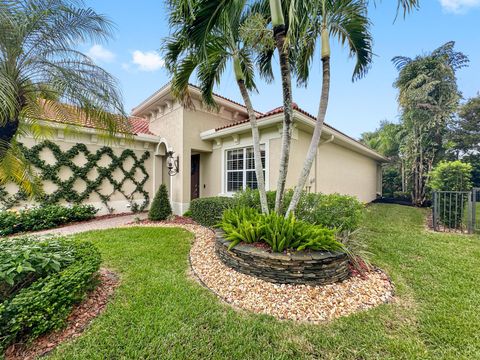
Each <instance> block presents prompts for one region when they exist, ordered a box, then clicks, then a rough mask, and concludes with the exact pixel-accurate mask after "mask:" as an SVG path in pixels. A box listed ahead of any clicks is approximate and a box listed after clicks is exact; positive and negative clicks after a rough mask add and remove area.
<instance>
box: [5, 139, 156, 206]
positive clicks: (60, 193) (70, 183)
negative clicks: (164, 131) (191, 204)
mask: <svg viewBox="0 0 480 360" xmlns="http://www.w3.org/2000/svg"><path fill="white" fill-rule="evenodd" d="M21 147H22V151H23V153H24V154H25V158H26V159H27V160H28V161H29V162H30V163H31V164H32V165H34V166H35V167H36V168H38V169H39V171H40V173H39V176H40V178H41V179H42V180H44V181H51V182H52V183H53V184H55V185H56V186H57V190H55V191H54V192H53V193H51V194H44V195H42V196H41V198H38V199H35V200H37V201H39V202H40V203H42V204H55V203H58V202H59V201H60V200H65V201H66V202H68V203H74V204H79V203H82V202H83V201H85V200H87V199H88V198H89V196H90V195H91V194H93V193H96V194H97V195H98V196H99V198H100V199H101V201H102V203H103V204H104V205H105V206H106V207H107V209H108V210H109V212H112V211H113V209H112V208H111V207H110V206H109V204H108V202H109V201H110V198H111V197H112V195H113V194H114V193H115V192H116V191H118V192H119V193H121V194H122V195H123V196H124V197H125V198H126V199H127V200H128V201H129V203H130V205H131V209H132V211H134V212H135V211H142V210H144V209H145V208H146V207H147V206H148V204H149V201H150V197H149V194H148V192H147V191H145V189H144V188H143V187H144V185H145V183H146V182H147V180H148V178H149V174H148V172H147V170H146V169H145V166H144V164H145V161H146V160H147V159H148V158H149V157H150V152H149V151H145V152H144V153H143V155H142V156H141V157H140V158H138V157H137V155H136V154H135V152H134V151H133V150H131V149H125V150H123V152H122V153H121V155H120V156H116V155H115V154H114V152H113V150H112V148H111V147H108V146H104V147H102V148H100V149H98V150H97V151H96V152H90V151H89V150H88V148H87V146H86V145H85V144H82V143H77V144H75V145H74V146H72V147H71V148H70V149H69V150H67V151H65V152H63V151H62V150H61V149H60V147H59V146H58V145H57V144H55V143H53V142H51V141H49V140H46V141H43V142H42V143H39V144H37V145H35V146H33V147H32V148H30V149H28V148H27V147H25V146H24V145H21ZM44 149H49V150H50V151H51V152H52V153H53V155H54V157H55V159H56V162H55V164H52V165H49V164H47V163H46V162H45V161H44V160H42V159H40V153H41V152H42V151H43V150H44ZM79 154H83V155H84V156H85V158H86V159H87V162H86V163H85V164H84V165H81V166H79V165H76V164H75V163H74V162H73V160H74V159H75V157H76V156H77V155H79ZM103 156H108V157H110V159H111V161H110V163H109V164H108V165H107V166H105V167H103V166H100V165H98V162H99V161H100V159H102V157H103ZM128 158H131V159H132V160H133V165H132V168H131V169H130V170H128V171H127V170H125V168H124V166H123V164H124V162H125V160H127V159H128ZM62 167H67V168H69V169H70V170H71V171H72V175H71V176H70V177H69V178H68V179H66V180H62V179H60V177H59V172H60V170H61V168H62ZM94 168H96V170H97V172H98V176H97V178H96V179H94V180H91V179H89V178H88V174H89V173H90V171H91V170H93V169H94ZM117 169H120V170H121V171H122V173H123V175H124V176H123V178H122V179H121V180H120V181H116V180H115V179H114V177H113V173H114V172H115V170H117ZM137 170H140V171H141V172H142V173H143V175H144V176H143V177H142V179H141V180H140V181H138V180H137V179H135V173H136V171H137ZM78 179H81V180H83V181H84V182H85V184H86V187H85V190H83V191H81V192H77V191H76V190H74V184H75V182H76V181H77V180H78ZM105 179H107V180H108V181H109V182H110V184H111V185H112V187H113V191H112V192H111V193H110V194H104V193H102V192H101V191H102V189H101V184H102V182H103V181H104V180H105ZM127 180H130V181H132V182H133V184H134V185H135V189H134V190H133V191H132V192H131V193H126V192H125V191H124V190H123V185H124V184H125V182H126V181H127ZM137 193H138V194H141V195H142V196H143V199H144V201H143V203H142V204H141V205H137V204H136V203H134V202H133V199H134V196H135V194H137ZM23 199H24V195H22V193H21V192H20V193H18V194H16V195H12V196H9V195H8V194H7V192H6V191H5V189H3V188H0V202H1V203H2V204H3V206H4V207H12V206H13V205H15V202H18V201H20V200H23Z"/></svg>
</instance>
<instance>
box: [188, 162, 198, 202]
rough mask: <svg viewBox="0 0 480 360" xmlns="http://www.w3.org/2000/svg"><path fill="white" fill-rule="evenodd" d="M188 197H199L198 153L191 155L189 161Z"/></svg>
mask: <svg viewBox="0 0 480 360" xmlns="http://www.w3.org/2000/svg"><path fill="white" fill-rule="evenodd" d="M191 170H192V171H191V180H190V198H191V199H192V200H193V199H196V198H198V197H200V154H195V155H192V161H191Z"/></svg>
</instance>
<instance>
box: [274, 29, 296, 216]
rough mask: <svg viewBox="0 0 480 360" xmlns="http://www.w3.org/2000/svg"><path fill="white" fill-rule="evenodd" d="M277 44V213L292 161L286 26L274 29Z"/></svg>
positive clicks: (291, 117) (290, 83)
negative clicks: (280, 126)
mask: <svg viewBox="0 0 480 360" xmlns="http://www.w3.org/2000/svg"><path fill="white" fill-rule="evenodd" d="M274 34H275V42H276V46H277V50H278V54H279V58H280V72H281V77H282V90H283V113H284V118H283V130H282V147H281V150H280V164H279V171H278V181H277V193H276V196H275V212H277V213H281V212H282V205H283V198H284V193H285V184H286V181H287V174H288V163H289V160H290V144H291V142H292V125H293V107H292V80H291V76H290V60H289V55H288V49H286V48H285V37H286V29H285V26H284V25H280V26H276V27H274Z"/></svg>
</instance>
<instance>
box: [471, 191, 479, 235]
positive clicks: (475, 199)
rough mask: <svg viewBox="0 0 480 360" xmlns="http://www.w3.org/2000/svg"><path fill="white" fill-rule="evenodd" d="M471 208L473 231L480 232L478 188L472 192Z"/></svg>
mask: <svg viewBox="0 0 480 360" xmlns="http://www.w3.org/2000/svg"><path fill="white" fill-rule="evenodd" d="M472 207H473V209H472V218H473V220H472V221H473V230H474V231H478V232H480V188H474V189H473V191H472Z"/></svg>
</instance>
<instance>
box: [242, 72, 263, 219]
mask: <svg viewBox="0 0 480 360" xmlns="http://www.w3.org/2000/svg"><path fill="white" fill-rule="evenodd" d="M237 84H238V87H239V88H240V93H241V94H242V97H243V102H244V103H245V106H246V107H247V113H248V118H249V120H250V125H251V127H252V139H253V158H254V160H255V175H256V176H257V184H258V192H259V194H260V205H261V207H262V213H264V214H268V202H267V193H266V191H265V178H264V176H263V166H262V155H261V152H260V134H259V131H258V125H257V117H256V115H255V111H254V110H253V106H252V101H251V100H250V95H249V93H248V91H247V87H246V86H245V81H244V80H243V79H237Z"/></svg>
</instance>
